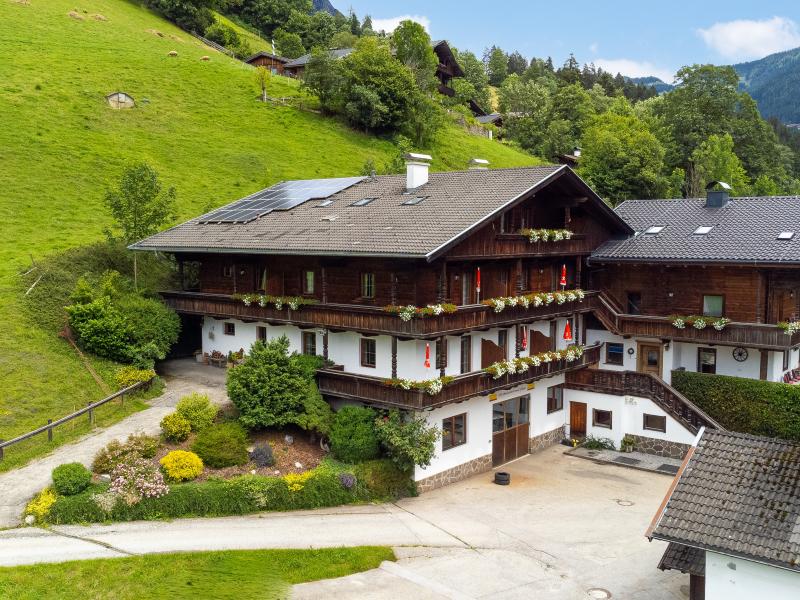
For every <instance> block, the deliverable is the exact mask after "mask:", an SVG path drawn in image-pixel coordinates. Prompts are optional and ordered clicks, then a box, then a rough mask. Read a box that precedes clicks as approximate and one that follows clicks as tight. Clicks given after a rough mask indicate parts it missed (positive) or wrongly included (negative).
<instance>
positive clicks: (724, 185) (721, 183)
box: [706, 181, 731, 191]
mask: <svg viewBox="0 0 800 600" xmlns="http://www.w3.org/2000/svg"><path fill="white" fill-rule="evenodd" d="M717 186H719V187H721V188H722V189H723V190H726V191H730V190H731V186H730V185H729V184H727V183H725V182H724V181H709V182H708V185H707V186H706V191H708V190H711V189H713V188H715V187H717Z"/></svg>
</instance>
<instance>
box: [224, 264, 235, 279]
mask: <svg viewBox="0 0 800 600" xmlns="http://www.w3.org/2000/svg"><path fill="white" fill-rule="evenodd" d="M222 276H223V277H228V278H230V277H233V265H223V267H222Z"/></svg>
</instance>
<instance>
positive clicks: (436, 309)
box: [428, 304, 444, 317]
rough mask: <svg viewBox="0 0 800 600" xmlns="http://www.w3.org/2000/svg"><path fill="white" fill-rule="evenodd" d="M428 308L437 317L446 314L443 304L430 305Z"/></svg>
mask: <svg viewBox="0 0 800 600" xmlns="http://www.w3.org/2000/svg"><path fill="white" fill-rule="evenodd" d="M428 308H430V309H431V311H432V312H433V314H435V315H436V316H437V317H438V316H439V315H440V314H442V313H443V312H444V307H443V306H442V305H441V304H428Z"/></svg>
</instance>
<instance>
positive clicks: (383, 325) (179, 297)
mask: <svg viewBox="0 0 800 600" xmlns="http://www.w3.org/2000/svg"><path fill="white" fill-rule="evenodd" d="M161 295H162V296H163V298H164V300H165V302H166V303H167V304H168V305H169V306H171V307H172V308H174V309H175V310H176V311H177V312H180V313H187V314H196V315H210V316H215V317H220V318H233V319H241V320H244V321H265V322H268V323H278V324H293V325H298V326H300V327H303V326H306V327H325V328H330V329H343V330H351V331H362V332H365V333H377V334H388V335H398V336H407V337H412V338H430V337H436V336H442V335H456V334H460V333H462V332H466V331H471V330H478V329H486V328H489V327H512V326H514V325H517V324H520V323H525V322H532V321H535V320H539V319H554V318H557V317H568V316H571V315H574V314H576V313H586V312H590V311H592V310H594V309H595V308H596V304H597V293H596V292H586V296H585V297H584V299H583V301H574V302H566V303H564V304H556V303H553V304H550V305H548V306H539V307H533V306H530V307H528V308H527V309H526V308H523V307H521V306H516V307H507V308H505V309H504V310H503V311H502V312H499V313H496V312H494V310H493V309H492V308H490V307H488V306H484V305H483V304H474V305H469V306H459V307H458V309H457V310H456V312H454V313H444V314H441V315H439V316H427V317H415V318H413V319H411V320H410V321H403V320H402V319H400V317H399V316H397V315H396V314H391V313H388V312H386V311H385V310H384V309H383V308H382V307H376V306H360V305H352V304H323V303H320V304H311V305H307V306H302V307H300V308H299V309H298V310H291V309H290V308H289V307H288V306H285V305H284V307H283V308H282V309H280V310H278V309H276V308H275V307H274V306H267V307H261V306H258V305H256V304H251V305H250V306H245V304H244V303H243V302H242V301H241V300H234V299H233V298H232V297H231V296H228V295H224V294H207V293H202V292H174V291H170V292H162V294H161Z"/></svg>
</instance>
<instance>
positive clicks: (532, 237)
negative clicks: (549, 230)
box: [528, 229, 539, 243]
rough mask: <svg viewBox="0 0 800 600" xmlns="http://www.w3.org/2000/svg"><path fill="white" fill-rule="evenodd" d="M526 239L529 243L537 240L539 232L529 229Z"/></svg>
mask: <svg viewBox="0 0 800 600" xmlns="http://www.w3.org/2000/svg"><path fill="white" fill-rule="evenodd" d="M528 239H529V240H530V242H531V243H533V242H538V241H539V232H538V231H537V230H536V229H531V230H530V232H528Z"/></svg>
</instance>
